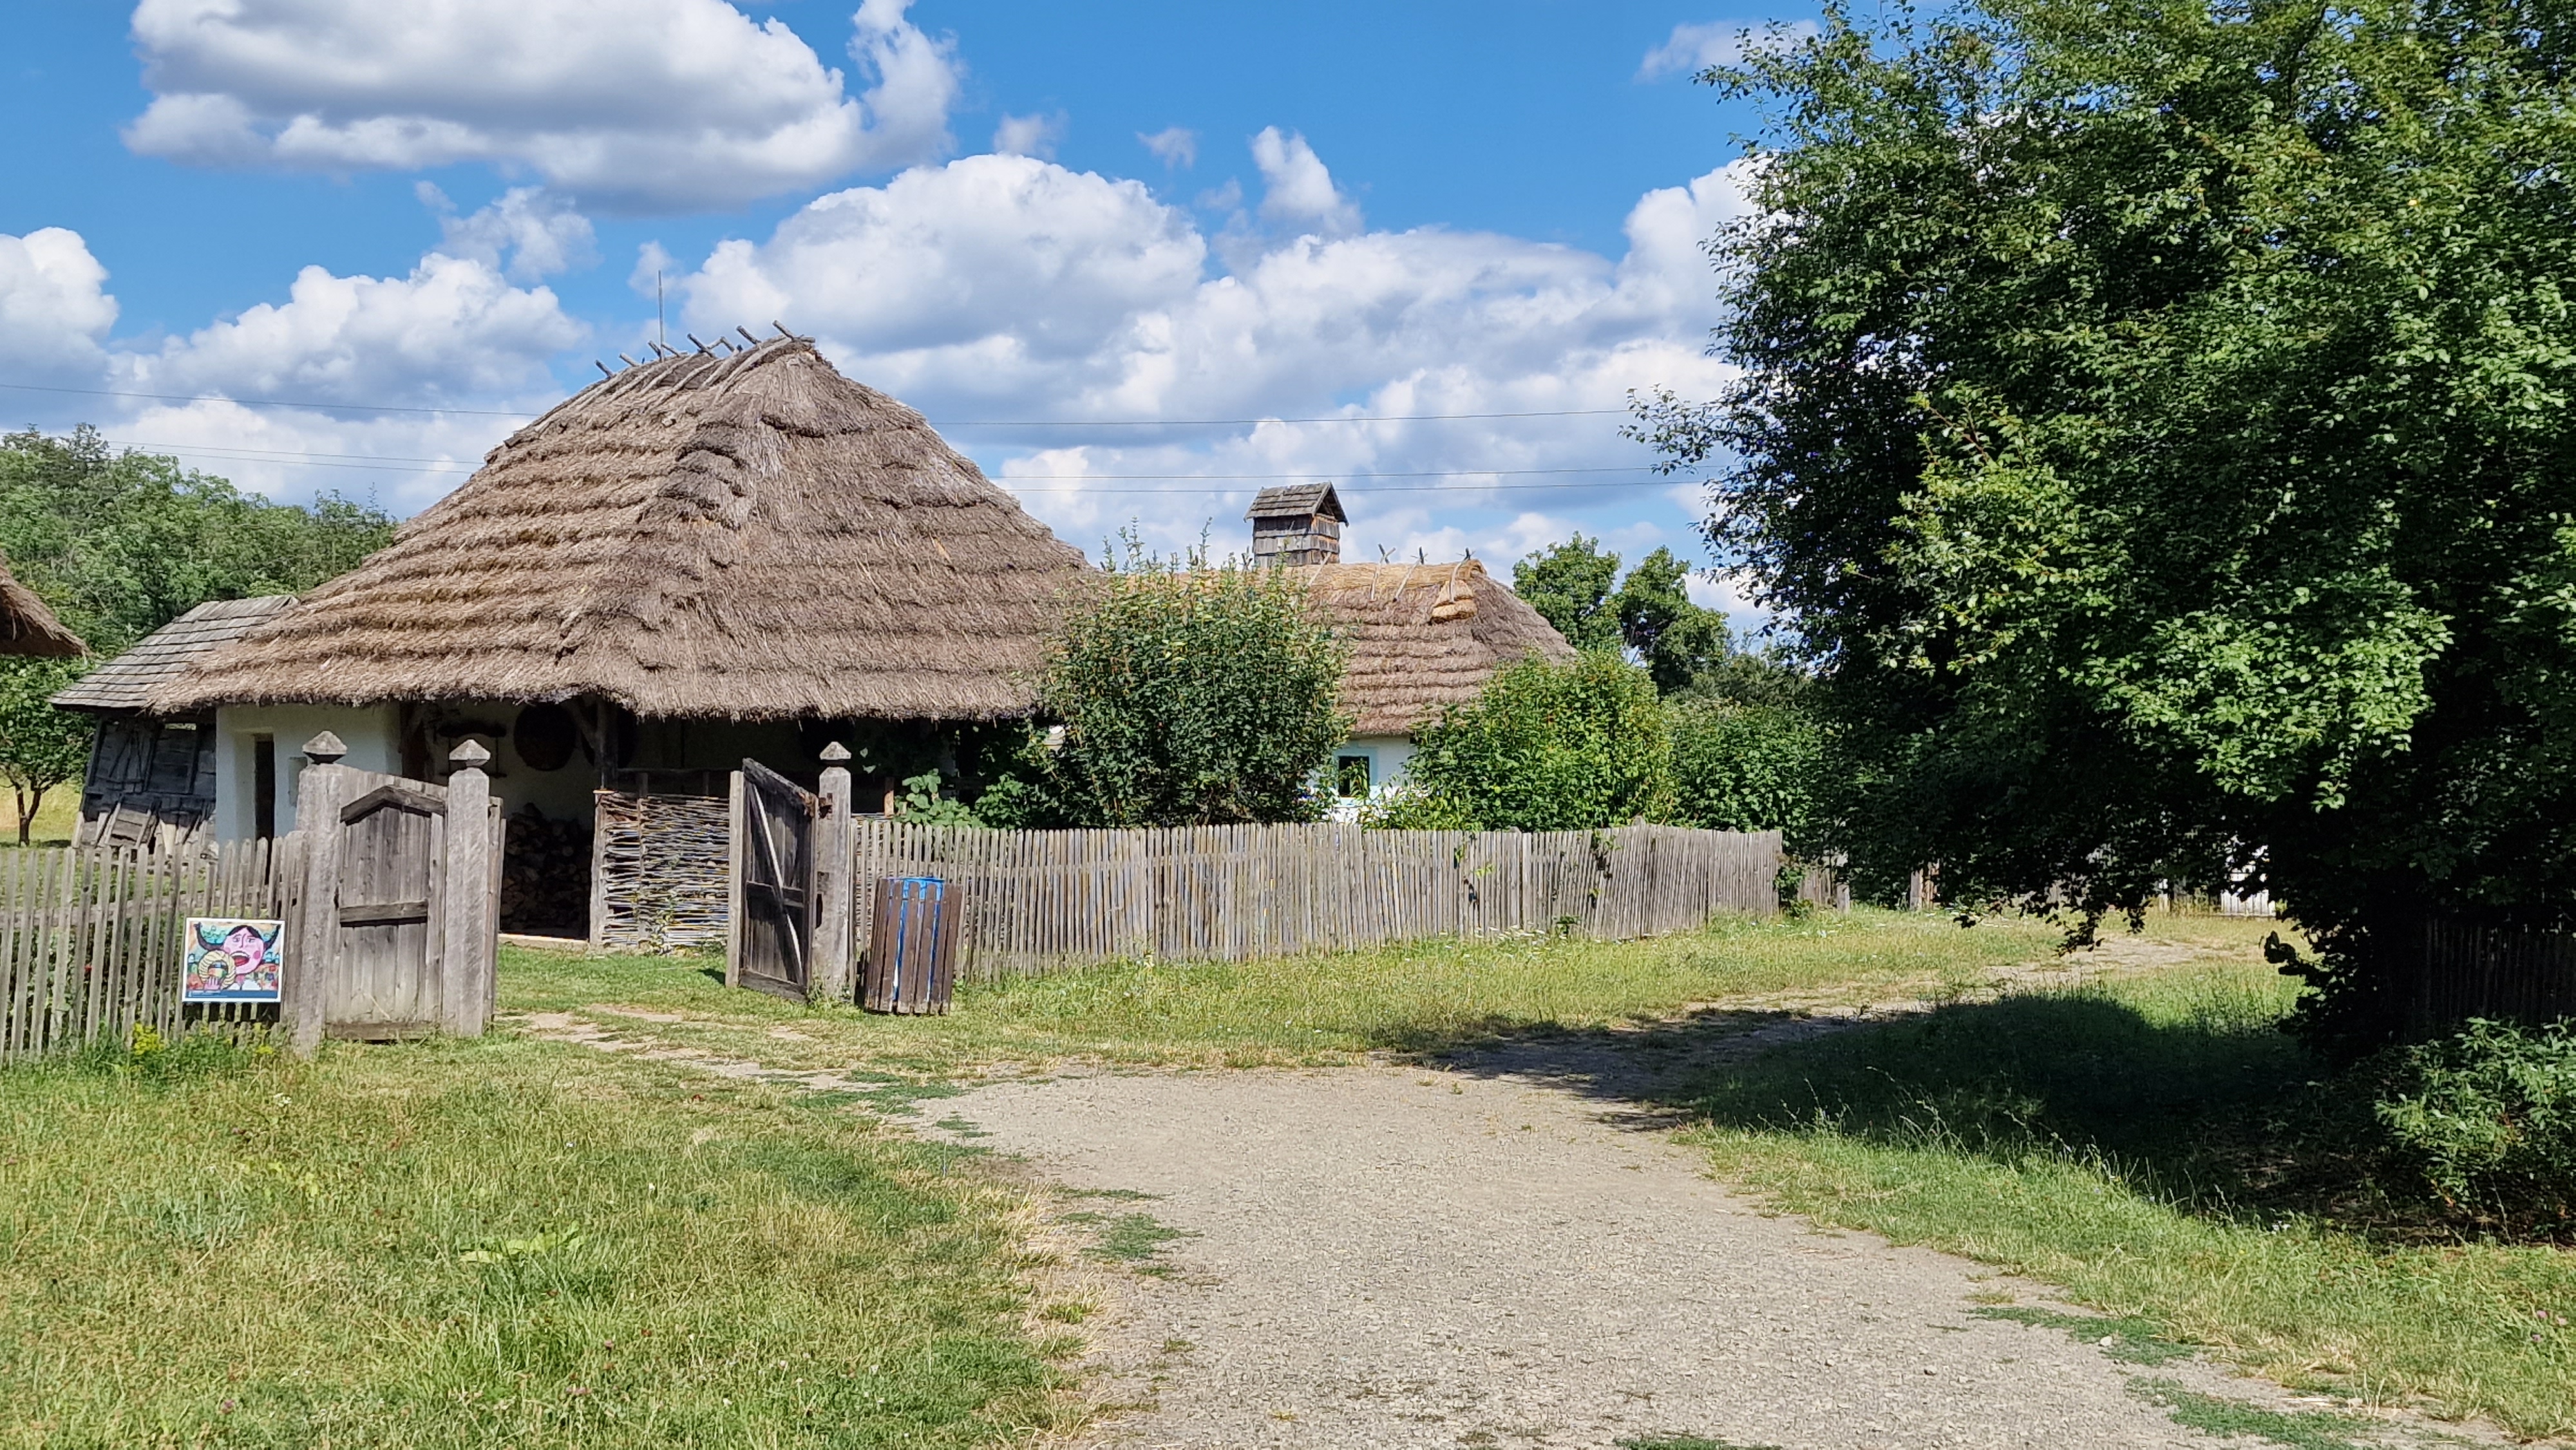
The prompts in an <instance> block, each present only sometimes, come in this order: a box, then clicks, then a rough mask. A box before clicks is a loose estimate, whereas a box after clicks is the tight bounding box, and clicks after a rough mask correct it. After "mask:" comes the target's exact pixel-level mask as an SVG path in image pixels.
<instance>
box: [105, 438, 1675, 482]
mask: <svg viewBox="0 0 2576 1450" xmlns="http://www.w3.org/2000/svg"><path fill="white" fill-rule="evenodd" d="M102 441H104V442H107V443H110V444H113V445H115V446H116V447H119V448H137V449H159V450H163V451H166V452H172V453H195V454H200V455H203V456H205V457H209V458H223V459H230V460H232V461H235V462H241V463H284V464H292V465H296V466H299V467H307V468H368V467H376V466H379V465H396V464H414V463H427V464H435V465H442V466H439V467H431V468H393V469H392V470H391V471H394V472H398V473H456V474H470V473H472V472H474V470H475V465H472V464H469V463H466V462H464V461H462V460H460V459H452V458H408V457H402V456H399V455H382V454H370V453H307V452H301V451H297V450H293V449H283V448H241V447H235V446H231V445H227V444H194V443H145V442H141V441H138V440H135V439H130V438H108V439H104V440H102ZM343 459H345V460H354V461H350V462H333V461H326V460H343ZM1652 466H1653V465H1651V464H1644V463H1619V464H1603V465H1598V466H1592V467H1583V468H1416V469H1396V470H1387V471H1381V472H1371V473H1344V472H1340V471H1338V470H1334V469H1312V468H1310V469H1307V470H1304V471H1303V472H1297V473H1018V474H1006V475H1000V476H992V475H988V477H993V481H994V482H996V483H1018V482H1030V483H1084V482H1090V481H1093V480H1099V481H1103V482H1118V483H1134V482H1170V483H1194V482H1229V481H1234V482H1245V483H1276V482H1279V481H1280V480H1282V479H1296V480H1308V481H1314V482H1328V481H1329V482H1335V483H1338V482H1341V481H1343V480H1345V479H1348V480H1356V481H1362V482H1365V481H1369V480H1373V479H1381V478H1529V477H1540V476H1565V475H1572V474H1594V473H1642V472H1645V471H1647V470H1648V469H1649V468H1651V467H1652Z"/></svg>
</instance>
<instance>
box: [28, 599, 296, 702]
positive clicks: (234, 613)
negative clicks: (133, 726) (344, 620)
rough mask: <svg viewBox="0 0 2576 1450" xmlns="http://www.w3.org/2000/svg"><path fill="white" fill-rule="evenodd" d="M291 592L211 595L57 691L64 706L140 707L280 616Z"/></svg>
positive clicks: (57, 699)
mask: <svg viewBox="0 0 2576 1450" xmlns="http://www.w3.org/2000/svg"><path fill="white" fill-rule="evenodd" d="M294 602H295V596H294V595H292V594H263V595H261V596H259V597H258V598H256V599H211V600H208V601H207V602H205V603H203V604H200V605H198V606H197V607H196V608H194V609H191V610H189V611H188V612H187V613H185V614H183V615H180V616H179V617H178V618H177V619H174V620H171V621H170V622H169V623H168V624H165V625H163V626H161V627H160V628H159V629H156V630H154V631H152V632H151V633H150V634H147V635H145V636H143V638H141V639H139V640H136V641H135V642H134V647H133V648H132V649H129V650H127V651H126V652H125V653H123V654H121V655H118V656H117V657H116V658H114V659H112V660H109V661H108V662H107V663H106V664H103V665H100V666H99V667H98V668H97V669H94V670H92V671H90V672H89V673H88V674H86V675H83V676H81V677H80V678H79V679H78V680H76V681H74V682H73V683H72V685H71V688H69V689H67V690H64V691H63V692H62V693H61V694H59V695H56V696H54V703H55V704H56V705H58V706H60V707H62V708H63V709H66V710H140V709H142V708H144V706H145V705H146V704H147V703H149V701H150V699H151V695H152V691H153V689H154V688H155V687H156V686H159V685H161V684H164V683H166V682H168V681H171V680H175V679H177V678H179V677H180V676H181V675H183V674H186V673H187V672H188V669H189V667H190V666H192V665H194V664H195V663H196V662H197V661H198V660H200V659H203V658H205V657H206V656H207V655H209V654H212V653H213V652H214V651H216V650H218V649H221V648H222V647H223V646H225V645H228V644H230V643H232V642H233V641H234V640H237V639H239V638H241V637H242V636H243V635H245V634H248V633H249V632H250V631H252V630H253V629H256V628H258V627H259V626H260V625H262V624H265V623H267V622H268V621H269V620H271V619H274V618H276V617H277V614H278V612H279V611H281V610H283V609H285V608H286V607H287V606H288V605H290V604H293V603H294Z"/></svg>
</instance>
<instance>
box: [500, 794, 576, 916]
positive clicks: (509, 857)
mask: <svg viewBox="0 0 2576 1450" xmlns="http://www.w3.org/2000/svg"><path fill="white" fill-rule="evenodd" d="M589 929H590V828H589V827H588V826H587V825H586V824H584V823H583V822H580V821H572V820H555V819H552V818H550V817H548V816H547V815H546V814H545V813H544V812H542V811H540V810H538V809H537V808H536V807H535V806H534V805H526V806H521V807H520V808H519V809H518V810H517V811H514V812H512V813H511V816H510V827H509V833H508V834H507V835H506V836H504V837H503V839H502V847H501V930H503V931H524V932H543V933H549V934H553V935H565V934H570V935H576V936H578V935H581V934H583V933H585V932H587V931H589Z"/></svg>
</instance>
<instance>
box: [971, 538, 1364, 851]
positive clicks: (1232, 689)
mask: <svg viewBox="0 0 2576 1450" xmlns="http://www.w3.org/2000/svg"><path fill="white" fill-rule="evenodd" d="M1344 660H1345V653H1344V650H1343V648H1342V645H1341V642H1340V641H1339V640H1338V639H1337V638H1336V637H1335V635H1334V634H1333V631H1332V630H1331V628H1330V627H1329V626H1328V625H1327V624H1325V623H1324V622H1323V621H1322V620H1321V619H1320V618H1319V617H1318V616H1317V614H1316V613H1315V611H1313V610H1311V609H1309V608H1308V607H1307V598H1306V593H1305V590H1304V588H1303V587H1302V586H1301V585H1300V584H1298V583H1297V582H1296V581H1295V580H1294V579H1293V578H1291V577H1289V576H1288V575H1285V574H1282V573H1280V572H1277V571H1273V570H1264V569H1239V568H1233V567H1227V568H1222V569H1181V568H1176V567H1171V566H1169V565H1165V564H1162V563H1159V562H1157V561H1153V560H1149V559H1144V558H1142V557H1139V556H1134V555H1132V554H1131V558H1130V560H1129V565H1128V567H1127V568H1125V569H1123V570H1116V571H1113V572H1110V573H1108V574H1106V575H1105V576H1103V577H1102V578H1101V579H1100V580H1099V581H1098V583H1097V585H1096V592H1095V593H1094V594H1093V595H1092V597H1091V598H1090V599H1088V600H1086V601H1084V602H1083V603H1082V604H1081V605H1080V606H1079V607H1077V608H1076V609H1074V610H1073V611H1072V612H1071V614H1070V615H1069V616H1068V618H1067V621H1066V623H1065V625H1064V627H1063V630H1062V632H1061V633H1060V634H1059V636H1058V637H1057V639H1056V641H1055V643H1054V646H1053V651H1052V654H1051V657H1050V659H1049V662H1048V666H1047V673H1046V677H1045V681H1044V683H1043V685H1042V686H1041V688H1040V696H1039V708H1040V711H1041V712H1042V713H1043V714H1045V715H1048V716H1051V717H1053V718H1055V719H1057V720H1060V721H1062V722H1063V727H1064V731H1063V736H1062V738H1061V741H1060V743H1058V744H1056V745H1055V746H1053V747H1052V748H1050V747H1049V746H1047V745H1046V744H1045V743H1044V742H1043V741H1042V740H1040V741H1034V742H1032V744H1031V747H1030V748H1029V749H1028V750H1027V751H1026V752H1025V753H1024V756H1023V762H1024V769H1023V770H1022V771H1021V772H1020V773H1018V774H1016V775H1014V776H1012V777H1010V778H1008V779H1006V780H1005V781H1003V782H1001V783H998V784H997V785H996V786H995V787H994V788H993V789H992V790H989V791H987V792H986V793H985V796H984V797H983V798H982V799H981V800H979V801H978V802H977V806H978V811H979V813H980V814H981V815H982V816H983V817H984V818H985V819H987V820H991V821H995V822H997V823H1002V824H1013V825H1067V826H1195V825H1226V824H1231V823H1235V822H1263V821H1306V820H1314V819H1316V818H1318V817H1319V816H1320V815H1321V814H1322V810H1323V804H1324V803H1323V799H1322V797H1321V796H1320V795H1319V794H1317V793H1316V790H1315V784H1316V781H1317V779H1318V776H1319V773H1320V772H1321V771H1322V770H1323V768H1324V765H1325V762H1326V760H1327V758H1328V757H1329V756H1330V755H1331V754H1332V750H1333V747H1334V746H1336V745H1339V744H1340V743H1342V741H1344V740H1346V739H1348V738H1349V736H1350V725H1351V721H1350V717H1349V716H1347V715H1344V714H1343V713H1341V709H1340V705H1339V697H1340V694H1341V684H1342V667H1343V663H1344Z"/></svg>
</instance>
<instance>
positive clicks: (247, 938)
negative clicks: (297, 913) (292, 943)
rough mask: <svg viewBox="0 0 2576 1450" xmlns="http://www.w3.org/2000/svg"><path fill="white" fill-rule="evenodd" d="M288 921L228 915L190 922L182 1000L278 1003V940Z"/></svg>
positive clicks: (196, 919) (194, 919)
mask: <svg viewBox="0 0 2576 1450" xmlns="http://www.w3.org/2000/svg"><path fill="white" fill-rule="evenodd" d="M285 930H286V924H285V923H284V922H277V921H245V920H241V919H239V918H226V917H193V918H191V919H190V920H189V922H188V935H187V937H186V943H187V957H186V960H185V961H183V962H182V963H181V964H180V979H181V990H180V1000H182V1001H187V1002H274V1001H276V1000H278V980H279V974H280V971H281V966H282V962H281V954H280V952H279V950H278V941H279V938H280V937H282V936H283V935H284V934H285Z"/></svg>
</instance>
